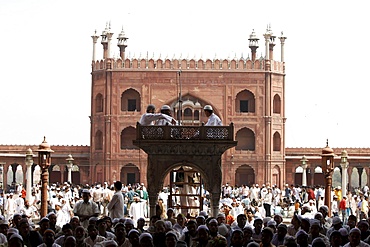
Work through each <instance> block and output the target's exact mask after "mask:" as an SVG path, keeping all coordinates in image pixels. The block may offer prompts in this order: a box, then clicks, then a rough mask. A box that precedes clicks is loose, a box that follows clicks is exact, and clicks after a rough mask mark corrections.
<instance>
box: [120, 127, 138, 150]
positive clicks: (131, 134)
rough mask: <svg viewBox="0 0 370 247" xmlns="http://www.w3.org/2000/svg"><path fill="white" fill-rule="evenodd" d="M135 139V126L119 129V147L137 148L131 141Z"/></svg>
mask: <svg viewBox="0 0 370 247" xmlns="http://www.w3.org/2000/svg"><path fill="white" fill-rule="evenodd" d="M135 139H136V128H134V127H132V126H129V127H127V128H124V129H123V130H122V131H121V149H138V147H136V146H135V145H134V144H133V143H132V141H133V140H135Z"/></svg>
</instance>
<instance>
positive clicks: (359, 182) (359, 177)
mask: <svg viewBox="0 0 370 247" xmlns="http://www.w3.org/2000/svg"><path fill="white" fill-rule="evenodd" d="M363 170H364V168H362V167H357V171H358V186H359V187H360V188H362V171H363Z"/></svg>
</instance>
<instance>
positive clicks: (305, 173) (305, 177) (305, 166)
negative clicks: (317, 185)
mask: <svg viewBox="0 0 370 247" xmlns="http://www.w3.org/2000/svg"><path fill="white" fill-rule="evenodd" d="M302 168H303V174H302V186H307V164H306V165H302Z"/></svg>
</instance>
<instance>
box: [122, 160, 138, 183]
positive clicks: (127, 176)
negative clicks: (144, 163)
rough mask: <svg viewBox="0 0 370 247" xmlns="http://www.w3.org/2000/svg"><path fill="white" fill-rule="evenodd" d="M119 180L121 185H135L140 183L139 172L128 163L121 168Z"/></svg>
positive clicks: (134, 166)
mask: <svg viewBox="0 0 370 247" xmlns="http://www.w3.org/2000/svg"><path fill="white" fill-rule="evenodd" d="M120 179H121V182H122V183H123V184H131V185H133V184H136V183H140V170H139V168H138V167H137V166H136V165H134V164H132V163H129V164H127V165H125V166H123V167H122V168H121V174H120Z"/></svg>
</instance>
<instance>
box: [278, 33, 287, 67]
mask: <svg viewBox="0 0 370 247" xmlns="http://www.w3.org/2000/svg"><path fill="white" fill-rule="evenodd" d="M279 39H280V44H281V49H280V50H281V58H280V60H281V62H285V61H284V44H285V40H286V39H287V37H284V36H283V32H281V36H280V37H279Z"/></svg>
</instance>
